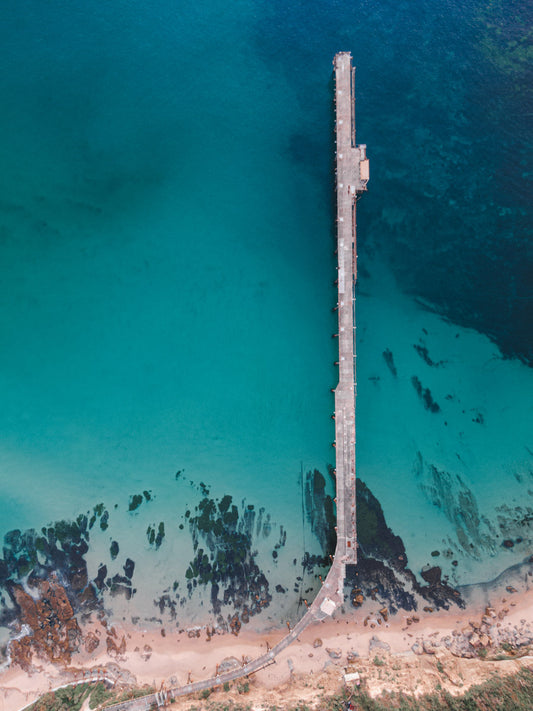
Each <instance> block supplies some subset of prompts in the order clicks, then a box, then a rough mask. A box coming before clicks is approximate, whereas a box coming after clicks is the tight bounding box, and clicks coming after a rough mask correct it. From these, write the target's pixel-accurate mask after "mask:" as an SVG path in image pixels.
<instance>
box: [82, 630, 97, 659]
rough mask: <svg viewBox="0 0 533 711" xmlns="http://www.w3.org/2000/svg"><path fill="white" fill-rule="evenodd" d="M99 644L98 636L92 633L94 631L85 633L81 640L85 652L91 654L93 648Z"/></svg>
mask: <svg viewBox="0 0 533 711" xmlns="http://www.w3.org/2000/svg"><path fill="white" fill-rule="evenodd" d="M99 644H100V640H99V639H98V637H97V636H96V635H95V634H94V632H88V633H87V634H86V635H85V638H84V640H83V646H84V647H85V651H86V652H87V654H92V652H94V650H95V649H96V648H97V647H98V645H99Z"/></svg>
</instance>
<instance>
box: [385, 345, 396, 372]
mask: <svg viewBox="0 0 533 711" xmlns="http://www.w3.org/2000/svg"><path fill="white" fill-rule="evenodd" d="M383 359H384V360H385V363H386V364H387V367H388V369H389V370H390V372H391V373H392V374H393V375H394V377H396V376H397V375H398V371H397V370H396V366H395V365H394V358H393V355H392V351H391V350H390V349H389V348H387V349H386V350H384V351H383Z"/></svg>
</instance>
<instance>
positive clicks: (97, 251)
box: [0, 0, 533, 622]
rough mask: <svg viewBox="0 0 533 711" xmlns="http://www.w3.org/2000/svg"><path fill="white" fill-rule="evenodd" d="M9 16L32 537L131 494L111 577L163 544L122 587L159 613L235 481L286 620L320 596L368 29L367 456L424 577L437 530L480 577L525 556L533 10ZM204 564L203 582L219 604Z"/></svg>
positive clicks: (4, 416) (6, 287)
mask: <svg viewBox="0 0 533 711" xmlns="http://www.w3.org/2000/svg"><path fill="white" fill-rule="evenodd" d="M0 14H1V22H0V46H2V56H3V59H2V62H0V96H1V97H2V111H1V112H0V267H1V275H2V288H1V289H0V397H1V407H0V528H1V531H0V533H1V535H4V534H5V533H7V532H8V531H11V530H13V529H19V530H21V531H25V530H27V529H35V530H37V531H39V530H40V529H41V528H42V527H46V526H48V525H49V524H52V523H53V522H57V521H61V520H68V521H72V520H75V519H76V518H77V517H78V516H79V515H80V514H86V515H88V516H89V518H90V516H91V512H92V511H94V507H95V506H98V504H100V503H101V504H103V506H104V509H105V511H106V517H105V522H104V523H105V525H101V510H99V513H98V514H97V517H98V516H99V517H100V519H99V520H100V525H98V523H97V524H96V525H95V526H94V530H93V533H92V534H91V544H90V548H89V551H88V552H87V560H88V566H89V574H90V576H92V577H95V576H96V575H97V571H98V569H99V567H100V566H101V565H102V564H104V563H105V565H106V566H107V571H108V573H109V575H113V574H118V573H120V572H121V570H122V568H123V565H124V561H125V559H126V558H130V559H133V560H134V561H135V564H136V570H135V575H134V577H133V585H134V586H135V593H134V594H133V596H132V597H131V599H126V598H125V597H124V596H122V595H118V596H115V597H113V596H111V595H109V597H106V607H107V608H109V609H110V610H111V613H112V614H115V615H117V616H118V615H122V616H126V615H136V616H140V617H142V618H143V619H148V620H149V619H150V618H151V617H152V616H153V615H154V614H155V612H158V610H156V608H155V607H154V600H155V599H157V598H161V595H163V594H172V593H173V592H175V591H176V589H177V588H179V590H183V589H184V587H185V581H186V571H187V570H188V567H189V563H190V561H191V560H192V558H193V557H194V554H195V551H196V548H195V546H194V540H193V537H191V534H190V524H189V523H188V519H189V518H190V516H191V513H190V512H193V514H192V515H194V511H195V507H196V506H198V504H199V502H200V500H201V499H202V498H206V497H211V498H213V499H214V500H217V501H219V500H221V499H222V497H224V496H225V495H229V496H231V497H232V501H233V502H234V503H235V504H236V505H237V508H238V512H239V514H238V515H239V516H240V517H242V520H243V521H246V515H247V514H246V512H247V511H252V510H253V512H254V515H255V514H256V513H257V515H258V518H256V519H255V521H254V522H253V526H252V525H251V524H250V530H252V529H253V534H252V535H251V538H252V547H253V548H255V549H256V552H257V556H256V558H257V561H258V564H259V567H260V568H261V569H262V570H263V571H264V572H265V574H266V576H267V578H268V580H269V582H270V586H271V593H272V595H273V600H272V604H271V605H270V607H269V609H267V610H265V613H264V615H263V617H265V619H268V620H270V621H271V622H275V621H278V622H279V616H280V615H281V614H286V615H289V614H295V610H296V608H297V606H298V605H297V604H298V602H299V598H300V597H301V593H302V590H301V589H300V588H299V587H298V583H296V587H293V586H294V578H295V571H296V568H295V563H294V561H296V560H298V561H300V559H301V558H302V556H303V554H304V552H305V551H307V552H310V553H312V554H316V555H320V554H321V553H322V552H323V551H322V547H321V543H320V541H319V539H318V537H317V536H316V535H314V533H313V530H312V528H311V524H310V521H309V516H307V515H306V513H305V511H304V508H305V507H304V503H303V499H304V495H303V490H302V484H303V481H304V480H305V476H306V473H307V472H308V471H312V470H314V469H318V470H320V471H321V472H322V473H323V474H324V476H325V478H326V482H327V483H326V488H327V490H328V491H329V492H330V493H331V492H332V491H333V485H332V482H331V479H330V478H329V477H328V475H327V468H328V465H333V464H334V450H333V449H332V447H331V442H332V440H333V438H334V428H333V422H332V420H331V418H330V415H331V412H332V409H333V395H332V394H331V392H330V388H331V387H333V386H334V385H335V384H336V369H335V367H334V365H333V362H334V361H335V360H336V351H335V345H336V344H335V342H334V341H333V340H332V339H331V334H332V333H333V332H334V330H335V314H333V313H332V311H331V307H332V306H333V305H334V303H335V287H334V286H333V279H334V278H335V257H334V255H333V249H334V190H333V170H332V168H333V150H334V144H333V107H332V64H331V62H332V59H333V56H334V54H335V52H337V51H340V50H347V51H351V52H352V55H353V58H354V64H355V65H356V66H357V74H356V83H357V132H358V141H359V142H360V143H366V144H367V146H368V155H369V157H370V164H371V181H370V183H369V191H368V194H367V195H365V196H364V198H363V199H362V200H361V202H360V203H359V204H358V253H359V262H358V263H359V269H360V279H359V294H358V302H357V324H358V331H357V334H358V335H357V338H358V343H357V346H358V357H357V368H358V389H357V456H358V476H359V477H360V478H361V479H362V480H363V481H364V482H365V483H366V484H367V485H368V486H369V487H370V489H371V490H372V492H373V494H374V495H375V496H376V497H377V498H378V500H379V502H380V503H381V506H382V508H383V512H384V515H385V518H386V521H387V524H388V525H389V526H390V527H391V529H392V530H393V531H394V533H395V534H397V535H399V536H400V537H401V538H402V540H403V541H404V544H405V546H406V551H407V555H408V559H409V566H410V567H411V569H412V570H413V572H414V573H415V574H417V575H418V574H419V572H420V570H421V568H422V567H423V566H424V565H426V564H428V563H430V562H431V561H432V560H434V558H432V557H431V553H432V552H433V551H439V552H440V554H441V555H440V558H439V564H441V565H442V568H443V572H444V573H445V574H446V575H448V576H449V579H450V582H451V583H453V584H464V583H471V582H478V581H486V580H489V579H491V578H493V577H495V576H496V575H498V574H499V573H500V572H502V571H503V570H504V569H505V568H507V567H508V566H510V565H513V564H515V563H518V562H520V561H522V560H523V559H524V558H525V557H526V556H527V555H528V553H530V550H531V543H532V531H531V526H532V521H533V439H532V433H533V427H532V424H533V412H532V403H533V369H532V367H531V365H532V363H533V311H532V309H533V294H532V283H533V268H532V246H531V245H532V242H531V209H530V205H531V172H530V171H531V167H530V166H531V155H530V153H529V152H528V150H529V148H528V146H530V141H531V115H532V113H533V108H532V101H531V98H532V95H531V93H532V88H531V87H532V86H533V84H532V82H531V79H532V77H531V68H530V67H531V65H530V64H528V62H527V60H528V57H530V55H531V38H530V36H529V35H528V32H529V29H528V28H530V27H531V25H532V22H533V11H532V9H531V6H530V5H529V4H528V3H526V2H505V3H504V2H494V3H489V2H482V1H479V2H466V1H463V2H458V1H448V2H447V1H444V0H443V1H442V2H434V3H428V2H422V1H420V0H416V1H414V0H412V1H411V2H406V1H403V2H402V1H400V2H398V0H395V1H394V2H392V1H390V2H386V1H385V0H377V1H376V2H363V1H361V2H354V3H347V2H344V3H342V2H337V1H334V0H329V1H328V2H294V3H285V2H279V1H275V0H274V1H273V0H269V2H260V1H254V2H252V1H250V0H247V1H246V2H244V1H239V0H236V1H235V2H232V3H222V2H219V1H215V0H207V1H206V2H202V3H175V2H170V0H158V1H157V2H153V3H146V2H138V1H137V0H115V1H114V2H113V3H96V2H89V1H88V0H84V1H81V0H72V1H71V2H69V3H67V4H65V3H63V2H59V1H58V0H50V1H49V2H46V3H42V2H38V1H37V0H16V1H15V0H7V1H6V2H4V3H3V4H2V9H1V10H0ZM143 492H147V493H146V494H143ZM135 495H139V496H140V498H142V503H139V502H138V501H135V500H134V499H133V498H132V497H134V496H135ZM250 507H254V508H253V509H251V508H250ZM260 509H264V511H262V512H261V513H259V512H260ZM187 512H189V513H187ZM259 517H260V519H261V520H259ZM161 523H163V524H164V536H163V537H162V538H161V537H160V538H159V540H157V541H155V543H154V535H151V534H150V531H151V530H152V531H159V532H161V528H160V525H161ZM243 525H245V524H243ZM504 540H505V541H507V544H506V545H504V544H503V542H504ZM113 541H114V542H116V543H117V544H118V547H119V553H118V555H116V551H115V555H111V556H110V545H111V544H112V543H113ZM509 541H510V542H511V544H509ZM276 545H277V547H276ZM273 553H276V555H273ZM452 559H454V560H455V561H456V562H455V563H454V566H452V565H451V561H452ZM297 568H298V571H299V570H300V566H299V562H298V565H297ZM300 582H302V581H300ZM307 582H308V584H309V585H310V588H309V589H311V588H313V586H314V587H315V589H316V585H317V584H318V583H317V581H316V576H314V577H313V578H312V580H310V581H307ZM276 585H279V586H281V588H283V592H279V591H278V592H275V590H274V588H275V586H276ZM180 586H181V587H180ZM201 587H202V586H201V585H199V586H198V588H196V586H195V589H194V590H193V591H192V593H191V591H189V593H190V594H189V595H188V598H187V600H188V601H185V598H183V602H182V603H181V604H182V606H185V608H186V609H187V615H188V616H189V618H190V619H195V620H197V621H199V622H201V621H202V620H204V619H205V617H206V615H207V614H208V612H207V607H208V599H209V592H205V591H203V592H202V590H201V589H200V588H201ZM301 587H303V583H302V586H301ZM169 591H170V593H169ZM105 594H106V593H105V592H104V595H105ZM308 594H312V592H311V593H308ZM185 597H187V596H185ZM2 600H3V601H4V602H5V604H8V601H7V597H4V598H2ZM156 607H157V606H156Z"/></svg>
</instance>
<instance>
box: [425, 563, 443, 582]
mask: <svg viewBox="0 0 533 711" xmlns="http://www.w3.org/2000/svg"><path fill="white" fill-rule="evenodd" d="M420 575H421V576H422V577H423V578H424V580H425V581H426V583H429V584H430V585H437V584H438V583H440V579H441V576H442V570H441V568H440V566H438V565H434V566H430V565H425V566H424V567H423V568H422V570H421V571H420Z"/></svg>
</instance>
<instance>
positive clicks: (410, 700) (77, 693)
mask: <svg viewBox="0 0 533 711" xmlns="http://www.w3.org/2000/svg"><path fill="white" fill-rule="evenodd" d="M224 690H225V691H227V689H226V687H225V685H224ZM237 690H238V691H239V693H241V694H246V693H248V691H249V690H250V686H249V682H248V681H245V682H243V683H242V684H239V685H238V686H237ZM153 691H154V689H153V688H151V687H145V688H143V689H136V690H133V691H132V690H130V691H126V692H123V693H122V694H120V695H117V694H116V692H113V691H107V689H106V687H105V685H104V684H103V683H101V682H100V683H98V684H80V685H79V686H70V687H67V688H66V689H59V690H58V691H56V692H54V693H49V694H45V695H44V696H42V697H41V698H40V699H39V700H38V701H36V702H35V703H34V704H33V706H32V707H30V709H31V711H79V709H80V708H81V706H82V704H83V702H84V701H85V700H86V699H87V698H89V706H90V708H91V709H95V708H97V707H98V706H100V705H101V704H104V705H107V706H108V705H110V704H112V703H117V702H119V701H125V700H127V699H133V698H137V697H139V696H145V695H146V694H150V693H153ZM199 697H200V698H201V699H202V701H207V699H208V698H210V697H211V698H210V700H209V701H208V702H207V703H202V705H201V707H198V706H195V705H194V702H193V704H192V705H191V707H190V711H193V709H196V711H199V708H201V709H202V711H249V710H250V708H251V705H250V703H249V702H245V703H241V702H236V701H233V700H231V699H227V698H224V699H222V697H221V696H220V695H219V693H218V692H216V691H211V690H210V689H206V690H205V691H203V692H201V694H199ZM217 697H218V699H217ZM532 698H533V671H532V670H530V669H522V670H520V671H519V672H518V673H517V674H514V675H510V676H505V677H502V678H494V679H491V680H489V681H487V682H485V683H484V684H480V685H479V686H473V687H471V688H470V689H469V690H468V691H466V692H465V693H464V694H463V695H461V696H452V695H451V694H449V693H448V692H447V691H443V690H442V689H441V688H439V687H437V688H436V690H435V693H432V694H426V695H424V696H420V697H413V696H408V695H405V694H398V693H394V692H390V693H383V694H382V695H381V696H379V697H378V698H375V699H372V698H371V697H370V696H369V695H368V694H367V693H366V692H365V690H364V688H361V689H357V690H355V692H354V693H353V695H351V691H350V692H348V690H343V691H341V692H339V693H337V694H334V695H332V696H323V697H321V698H320V699H319V700H318V706H316V711H344V709H345V708H346V702H347V700H348V699H350V700H351V701H352V703H353V704H354V706H355V708H356V709H357V711H395V710H397V711H475V710H476V709H483V711H529V710H530V709H531V699H532ZM219 699H220V700H219ZM264 708H265V711H266V709H267V707H264ZM308 708H309V707H308V706H306V704H304V703H303V702H301V703H299V704H297V705H296V706H287V705H285V704H284V703H283V702H282V701H281V702H280V705H275V706H270V707H268V711H306V709H308ZM313 708H315V707H313Z"/></svg>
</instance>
